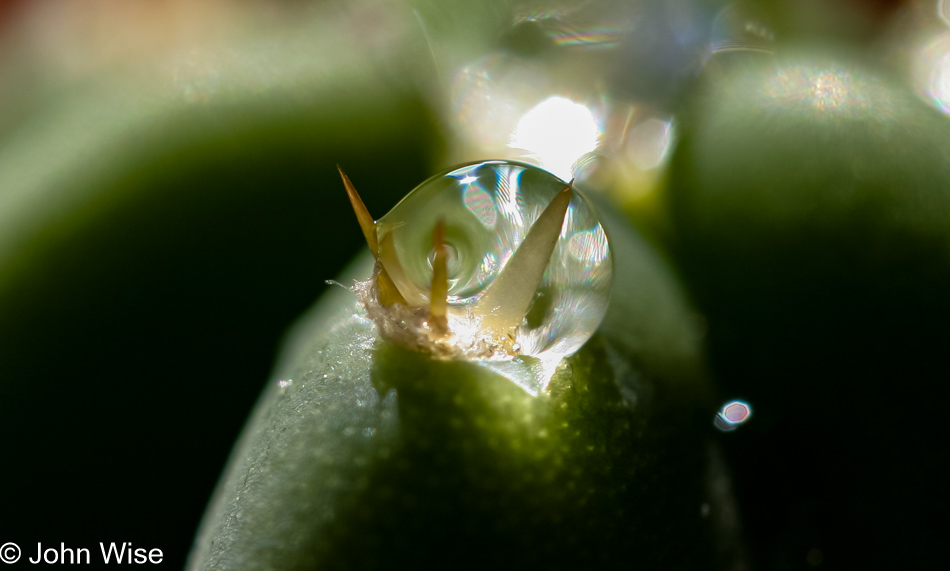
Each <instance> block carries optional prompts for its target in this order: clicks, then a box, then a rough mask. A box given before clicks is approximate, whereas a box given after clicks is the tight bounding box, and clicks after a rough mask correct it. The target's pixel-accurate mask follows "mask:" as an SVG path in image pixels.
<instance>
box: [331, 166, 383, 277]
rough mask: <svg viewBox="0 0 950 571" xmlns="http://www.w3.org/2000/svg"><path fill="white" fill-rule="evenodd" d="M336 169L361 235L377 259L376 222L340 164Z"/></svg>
mask: <svg viewBox="0 0 950 571" xmlns="http://www.w3.org/2000/svg"><path fill="white" fill-rule="evenodd" d="M336 170H338V171H340V178H342V179H343V186H345V187H346V194H347V196H349V197H350V204H351V205H352V206H353V212H355V213H356V220H357V222H359V223H360V229H361V230H362V231H363V237H364V238H366V244H367V245H368V246H369V249H370V250H372V251H373V257H375V258H377V259H379V241H378V239H377V237H376V222H375V221H374V220H373V217H372V216H370V214H369V210H367V209H366V205H365V204H363V199H362V198H360V195H359V193H358V192H356V187H354V186H353V183H352V182H350V177H348V176H346V173H345V172H343V169H342V168H340V165H337V166H336Z"/></svg>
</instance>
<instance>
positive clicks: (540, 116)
mask: <svg viewBox="0 0 950 571" xmlns="http://www.w3.org/2000/svg"><path fill="white" fill-rule="evenodd" d="M600 131H601V130H600V126H599V124H598V121H597V118H596V117H595V116H594V114H593V113H592V112H591V110H590V109H588V108H587V107H585V106H584V105H581V104H579V103H575V102H573V101H571V100H570V99H566V98H564V97H549V98H548V99H545V100H544V101H542V102H541V103H539V104H537V105H536V106H535V107H534V108H532V109H531V110H530V111H528V112H527V113H525V115H524V116H523V117H522V118H521V120H520V121H518V126H517V127H515V130H514V132H513V133H512V134H511V141H510V142H509V143H508V146H509V147H512V148H517V149H524V150H525V151H528V153H529V154H530V156H531V157H532V158H534V159H536V160H537V161H538V162H539V163H540V165H541V167H542V168H544V169H545V170H547V171H550V172H551V173H553V174H554V175H555V176H557V177H559V178H561V179H562V180H571V179H572V178H574V165H575V163H577V161H578V160H579V159H580V158H581V157H583V156H584V155H586V154H587V153H590V152H591V151H594V150H595V149H597V146H598V144H599V142H600Z"/></svg>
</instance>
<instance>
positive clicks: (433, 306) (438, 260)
mask: <svg viewBox="0 0 950 571" xmlns="http://www.w3.org/2000/svg"><path fill="white" fill-rule="evenodd" d="M432 248H433V250H435V259H433V260H432V287H430V288H429V319H430V323H431V324H432V328H433V329H434V330H435V331H437V332H439V333H447V332H448V330H449V323H448V320H447V319H446V317H445V314H446V311H447V310H448V307H449V299H448V297H449V275H448V251H447V249H446V247H445V221H444V220H439V221H438V223H436V225H435V230H434V231H433V233H432Z"/></svg>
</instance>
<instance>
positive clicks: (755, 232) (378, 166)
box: [0, 0, 950, 569]
mask: <svg viewBox="0 0 950 571" xmlns="http://www.w3.org/2000/svg"><path fill="white" fill-rule="evenodd" d="M948 21H950V9H948V8H947V7H946V6H945V5H944V3H943V2H936V1H933V2H924V1H905V2H901V1H896V0H895V1H888V0H866V1H865V0H834V1H828V2H819V1H818V0H809V1H792V0H788V1H781V0H774V1H771V0H760V1H749V2H732V3H729V2H725V1H719V0H675V1H659V0H638V1H633V2H620V1H605V0H597V1H591V2H585V3H579V4H578V3H568V2H557V1H537V2H529V1H514V2H484V3H464V2H438V1H436V0H416V1H401V0H391V1H380V2H359V1H358V2H347V3H343V2H308V1H304V0H293V1H292V0H283V1H280V0H271V1H257V2H255V1H251V0H243V1H239V0H214V1H208V2H201V3H188V2H186V1H184V0H162V1H155V2H128V1H122V0H95V1H89V2H83V3H75V2H66V1H54V0H44V1H35V2H3V3H0V46H2V49H0V454H2V456H0V457H2V472H0V474H2V475H0V484H2V487H0V490H3V492H4V498H3V500H2V502H0V506H2V507H0V543H2V542H6V541H14V542H17V543H18V544H20V545H21V546H23V547H24V548H26V546H30V545H35V543H36V542H39V541H42V542H43V543H44V544H50V545H58V544H59V542H65V543H66V544H67V545H69V544H71V543H72V544H77V545H87V544H88V545H94V544H95V543H97V542H99V541H131V542H132V543H134V544H135V545H136V546H141V547H146V546H147V547H159V548H161V549H162V550H163V551H164V552H165V555H166V560H165V561H166V563H165V564H166V565H168V566H170V567H181V566H182V565H183V563H184V560H185V557H186V555H187V552H188V549H189V547H190V544H191V541H192V538H193V535H194V532H195V529H196V526H197V524H198V521H199V518H200V516H201V514H202V512H203V511H204V509H205V505H206V503H207V501H208V499H209V497H210V494H211V491H212V489H213V486H214V484H215V482H216V481H217V479H218V476H219V474H220V471H221V469H222V467H223V466H224V463H225V461H226V459H227V455H228V453H229V450H230V448H231V445H232V444H233V442H234V439H235V438H236V436H237V434H238V431H239V430H240V428H241V426H242V424H243V422H244V420H245V418H246V417H247V414H248V412H249V411H250V409H251V407H252V406H253V403H254V401H255V399H256V398H257V395H258V394H259V393H260V390H261V387H262V386H263V384H264V382H265V381H266V379H267V378H268V375H269V370H270V368H271V365H272V362H273V359H274V356H275V352H276V350H277V347H278V346H279V343H280V339H281V335H282V333H283V332H284V330H285V329H286V328H287V327H288V326H289V324H290V323H292V321H293V320H294V318H295V317H296V316H297V315H299V314H300V313H301V312H302V311H303V310H304V309H305V308H307V307H308V306H309V305H310V304H311V303H312V302H313V301H314V300H315V299H316V298H317V297H318V296H319V295H320V293H321V292H322V291H323V289H324V288H325V287H327V286H326V285H325V283H324V280H326V279H330V278H333V277H335V275H336V274H337V272H338V271H339V270H340V269H341V268H342V266H343V265H344V264H345V263H346V262H347V261H349V260H350V259H351V258H352V257H353V255H354V254H355V253H356V252H358V251H360V248H362V247H363V246H362V245H361V243H360V242H361V240H362V238H361V234H360V232H359V230H358V228H357V226H356V224H355V220H354V219H353V216H352V214H351V212H350V211H349V205H348V203H347V200H346V198H345V195H344V193H343V189H342V186H341V184H340V182H339V180H338V177H337V174H336V167H335V165H336V164H340V165H341V166H343V168H344V169H345V170H346V171H347V173H348V174H349V176H350V177H351V179H352V180H353V182H354V183H355V185H356V186H357V188H358V189H359V190H360V192H361V194H363V197H364V200H365V201H366V203H367V206H368V207H369V210H370V212H371V213H373V214H374V215H375V216H377V217H380V216H382V215H383V214H385V212H386V211H388V209H389V208H391V207H392V206H393V205H394V204H395V203H396V202H397V201H398V199H399V198H401V197H402V196H403V195H404V194H406V193H407V192H408V191H409V190H411V189H412V188H413V187H414V186H415V185H416V184H418V183H419V182H421V181H422V180H424V179H425V178H427V177H428V176H429V175H430V174H432V173H433V172H435V171H436V170H440V169H442V168H443V167H446V166H449V165H451V164H454V163H458V162H462V161H466V160H475V159H485V158H505V157H508V158H515V159H519V160H530V161H535V162H540V163H541V164H542V165H544V166H547V167H548V168H552V169H555V168H557V167H558V166H559V165H555V164H553V163H551V162H548V163H545V161H546V160H548V159H547V157H549V155H546V154H545V153H548V152H549V150H550V149H548V148H547V147H544V145H542V144H541V143H539V142H538V141H539V140H540V141H542V142H543V141H545V140H550V139H552V137H551V136H546V135H543V134H542V136H536V137H535V138H533V139H532V138H531V137H529V136H528V135H530V133H528V132H527V127H523V126H522V127H521V130H520V131H519V126H521V125H522V123H520V120H521V119H522V118H524V117H526V116H527V115H528V114H529V113H530V112H531V111H532V110H537V109H539V105H540V104H541V103H543V102H544V101H546V100H548V98H550V97H561V98H567V99H569V100H571V101H572V102H574V103H575V104H577V105H578V106H581V107H583V108H584V109H586V110H587V111H588V113H589V117H591V118H592V119H590V121H592V122H593V123H592V124H593V125H594V128H595V129H596V139H595V141H594V143H593V144H592V145H591V146H589V147H578V149H579V150H578V151H577V156H574V157H572V158H578V157H580V161H579V163H578V167H577V168H576V169H575V170H574V171H573V174H574V176H577V177H578V180H579V181H580V183H581V184H583V185H584V186H585V187H586V188H589V189H592V190H593V191H594V192H601V193H602V198H603V199H604V200H610V201H613V203H614V205H615V206H616V208H617V209H618V210H622V211H624V212H625V213H626V214H628V215H629V216H630V218H631V219H632V220H633V221H634V222H635V223H636V224H638V226H639V229H640V230H641V231H642V232H644V233H645V234H646V235H647V236H649V238H650V239H651V240H652V242H653V243H654V244H655V245H656V247H657V248H658V249H659V250H660V251H661V253H663V255H665V256H667V258H668V259H669V260H670V261H671V262H672V263H673V264H674V266H675V267H676V268H677V270H678V272H679V274H680V276H681V277H682V278H683V281H684V285H685V286H686V288H687V289H688V290H689V291H690V292H691V294H692V295H693V298H694V300H695V303H696V305H697V308H698V311H699V313H700V315H697V319H699V320H701V321H702V322H703V323H704V324H705V327H706V330H707V335H706V340H707V344H708V349H709V356H710V361H711V363H712V367H713V372H714V375H715V377H716V380H717V382H718V385H719V389H720V393H721V395H722V397H723V400H724V401H725V400H726V399H732V398H740V399H744V400H746V401H748V402H749V403H751V405H752V406H753V408H754V410H755V413H754V418H753V419H752V420H751V421H750V422H749V424H748V425H747V426H742V427H740V428H739V429H738V430H736V431H735V432H731V433H726V434H722V435H720V441H721V442H722V445H723V447H724V449H725V451H726V457H727V460H728V461H729V463H730V466H731V470H732V472H733V475H734V486H735V490H736V493H737V495H738V498H739V500H740V504H741V508H742V514H741V521H742V525H743V528H744V530H745V531H744V533H745V536H746V539H747V542H748V546H749V550H750V553H751V554H752V557H751V560H752V563H753V565H754V566H755V568H761V569H801V568H816V567H818V568H822V567H823V568H833V569H852V568H878V567H884V566H897V567H899V568H923V567H925V566H927V565H928V564H930V563H932V562H933V561H934V560H935V558H937V557H938V556H940V551H939V547H938V546H939V541H940V539H941V538H940V535H939V530H940V527H939V524H940V522H941V521H942V520H943V519H944V518H943V515H942V513H941V508H942V507H943V506H944V505H946V503H945V495H946V494H945V492H944V488H945V484H944V478H943V477H942V476H943V468H942V465H941V464H942V463H941V457H942V455H943V454H942V450H943V449H944V446H945V445H944V440H945V436H946V429H945V428H943V426H942V423H941V422H940V414H941V412H942V408H943V406H944V403H945V402H946V397H947V396H948V395H947V388H946V382H945V380H946V377H947V375H946V373H945V372H944V364H943V357H942V355H943V354H942V350H943V348H944V347H946V346H947V342H948V341H950V339H948V333H947V328H946V327H945V323H947V319H948V318H950V303H948V301H947V296H946V292H947V287H946V286H947V285H950V263H948V262H950V260H948V246H950V243H948V240H947V238H948V236H947V231H946V229H947V228H948V225H947V223H948V222H950V220H948V219H947V218H948V217H950V211H948V208H947V207H948V205H950V204H948V201H950V196H948V192H950V189H948V184H950V183H948V181H950V158H948V154H950V131H948V121H950V119H948V118H947V117H946V115H945V111H946V109H948V108H950V55H948V54H950V39H948V38H950V30H948V29H947V27H948V23H947V22H948ZM583 116H584V117H587V115H583ZM565 117H566V116H565V115H563V114H562V115H553V116H544V117H542V119H543V121H542V123H543V124H550V125H553V128H554V131H555V133H558V132H559V133H561V135H564V133H566V134H567V135H566V140H567V141H575V142H576V141H577V140H579V139H580V137H579V136H576V135H575V133H576V131H571V129H574V128H575V127H572V126H571V124H569V123H559V121H561V120H562V119H564V118H565ZM559 128H560V129H561V131H558V129H559ZM519 133H520V135H519ZM519 137H520V138H519ZM553 138H554V139H557V136H554V137H553ZM558 140H559V139H558ZM558 144H561V146H562V147H563V146H564V145H566V144H567V143H563V142H562V143H558ZM519 145H520V146H519ZM555 146H556V145H555ZM630 287H636V284H631V285H630ZM715 413H716V411H714V410H711V411H709V414H710V430H712V418H713V415H714V414H715ZM697 477H700V476H698V475H697ZM697 509H699V508H697ZM635 560H636V557H635V555H634V556H632V559H631V562H632V565H634V564H635Z"/></svg>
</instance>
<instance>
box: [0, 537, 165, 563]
mask: <svg viewBox="0 0 950 571" xmlns="http://www.w3.org/2000/svg"><path fill="white" fill-rule="evenodd" d="M164 557H165V555H164V554H163V553H162V550H161V549H158V548H157V547H153V548H146V547H134V546H133V545H132V544H131V543H129V542H119V543H116V542H109V543H106V542H99V545H97V546H96V547H75V546H67V545H66V544H65V543H60V544H59V546H58V547H46V546H44V545H43V544H42V543H41V542H38V543H37V544H36V548H32V547H31V546H30V547H28V551H27V552H24V551H23V550H21V549H20V546H19V545H17V544H16V543H13V542H12V541H8V542H6V543H4V544H3V545H0V563H6V564H8V565H12V564H14V563H21V564H22V563H28V564H31V565H38V564H44V563H46V564H59V565H63V564H65V565H98V564H100V563H101V564H106V565H108V564H117V565H123V564H125V565H142V564H146V565H147V564H151V565H158V564H159V563H161V562H162V559H164Z"/></svg>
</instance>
